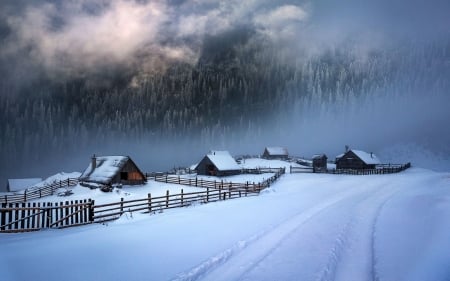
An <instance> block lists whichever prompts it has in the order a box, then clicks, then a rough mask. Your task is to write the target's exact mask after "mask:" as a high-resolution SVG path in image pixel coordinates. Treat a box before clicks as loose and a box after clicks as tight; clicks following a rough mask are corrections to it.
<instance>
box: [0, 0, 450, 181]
mask: <svg viewBox="0 0 450 281" xmlns="http://www.w3.org/2000/svg"><path fill="white" fill-rule="evenodd" d="M335 2H336V1H328V0H319V1H266V0H260V1H258V0H253V1H237V0H236V1H235V0H230V1H226V2H222V1H216V0H208V1H203V2H199V1H194V0H185V1H183V0H178V1H175V0H160V1H134V0H130V1H126V0H114V1H93V0H74V1H59V0H54V1H43V0H41V1H33V2H32V3H30V2H29V1H12V0H7V1H3V2H2V4H0V5H1V6H2V7H1V9H0V158H1V160H2V161H1V162H0V180H1V181H3V182H4V180H5V179H6V178H14V177H33V176H41V177H45V176H48V175H51V174H54V173H57V172H60V171H67V172H69V171H82V170H84V169H85V168H86V166H87V164H88V162H89V158H90V156H91V155H92V154H97V155H108V154H120V155H122V154H123V155H130V156H131V157H133V159H134V160H135V161H136V162H137V164H138V165H140V166H142V169H143V170H144V171H155V170H168V169H170V168H172V167H174V166H186V165H191V164H194V163H195V162H196V161H198V160H199V159H200V158H201V157H202V154H204V153H206V152H207V151H208V150H210V149H228V150H230V152H231V153H232V154H235V155H236V154H260V153H261V152H262V150H263V148H264V147H265V146H268V145H281V146H286V147H288V149H289V152H290V154H292V155H297V156H305V157H310V156H311V155H312V154H314V153H326V154H328V155H329V157H330V158H333V157H334V156H335V155H337V154H339V153H340V152H342V150H343V147H344V145H350V147H354V148H360V149H364V150H367V151H374V152H376V153H377V154H378V155H379V156H380V158H381V159H382V160H385V161H395V160H398V161H408V160H409V161H413V165H414V164H417V165H418V166H421V165H422V166H424V167H427V168H431V169H447V170H448V169H449V168H450V159H449V158H450V147H449V146H448V143H450V127H449V125H448V122H449V120H450V110H449V109H448V106H449V104H450V90H449V89H450V79H449V77H450V36H449V35H450V19H449V18H448V12H447V11H450V4H448V3H447V1H443V0H435V1H419V0H413V1H405V0H395V1H384V0H383V1H368V0H366V1H353V0H349V1H343V2H339V3H335ZM414 161H419V163H414Z"/></svg>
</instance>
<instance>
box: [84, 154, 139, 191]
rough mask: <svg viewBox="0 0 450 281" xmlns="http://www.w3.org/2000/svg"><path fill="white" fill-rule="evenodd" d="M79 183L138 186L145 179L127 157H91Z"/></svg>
mask: <svg viewBox="0 0 450 281" xmlns="http://www.w3.org/2000/svg"><path fill="white" fill-rule="evenodd" d="M79 180H80V182H82V183H84V185H87V186H92V185H90V183H93V184H94V186H95V184H100V185H108V186H111V185H112V184H123V185H139V184H144V183H145V182H146V181H147V179H146V177H145V175H144V174H143V173H142V172H141V170H139V168H138V167H137V165H136V164H135V163H134V162H133V160H131V158H130V157H129V156H95V155H94V156H93V157H92V159H91V163H90V164H89V166H88V167H87V169H86V170H85V171H84V172H83V174H81V176H80V178H79Z"/></svg>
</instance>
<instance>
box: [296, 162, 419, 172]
mask: <svg viewBox="0 0 450 281" xmlns="http://www.w3.org/2000/svg"><path fill="white" fill-rule="evenodd" d="M408 168H411V163H406V164H380V165H377V167H376V169H327V170H324V171H315V170H314V168H303V167H292V166H291V167H290V169H289V171H290V173H291V174H293V173H327V174H338V175H384V174H394V173H399V172H401V171H404V170H406V169H408Z"/></svg>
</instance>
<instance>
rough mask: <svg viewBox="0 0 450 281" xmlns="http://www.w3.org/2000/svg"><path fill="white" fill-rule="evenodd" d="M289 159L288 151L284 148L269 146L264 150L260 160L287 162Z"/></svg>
mask: <svg viewBox="0 0 450 281" xmlns="http://www.w3.org/2000/svg"><path fill="white" fill-rule="evenodd" d="M288 157H289V153H288V150H287V149H286V148H285V147H279V146H271V147H266V148H265V149H264V152H263V155H262V158H265V159H279V160H287V159H288Z"/></svg>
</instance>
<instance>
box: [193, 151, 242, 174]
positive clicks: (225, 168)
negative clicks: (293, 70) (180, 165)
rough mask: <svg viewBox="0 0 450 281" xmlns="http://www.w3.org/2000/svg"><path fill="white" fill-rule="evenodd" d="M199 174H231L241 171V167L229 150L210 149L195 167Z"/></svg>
mask: <svg viewBox="0 0 450 281" xmlns="http://www.w3.org/2000/svg"><path fill="white" fill-rule="evenodd" d="M195 170H196V171H197V174H198V175H207V176H230V175H238V174H240V173H241V167H239V165H238V164H237V163H236V161H235V160H234V158H233V157H231V155H230V153H229V152H228V151H210V152H209V153H208V154H207V155H205V157H203V159H202V160H201V161H200V162H199V163H198V165H197V166H196V167H195Z"/></svg>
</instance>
